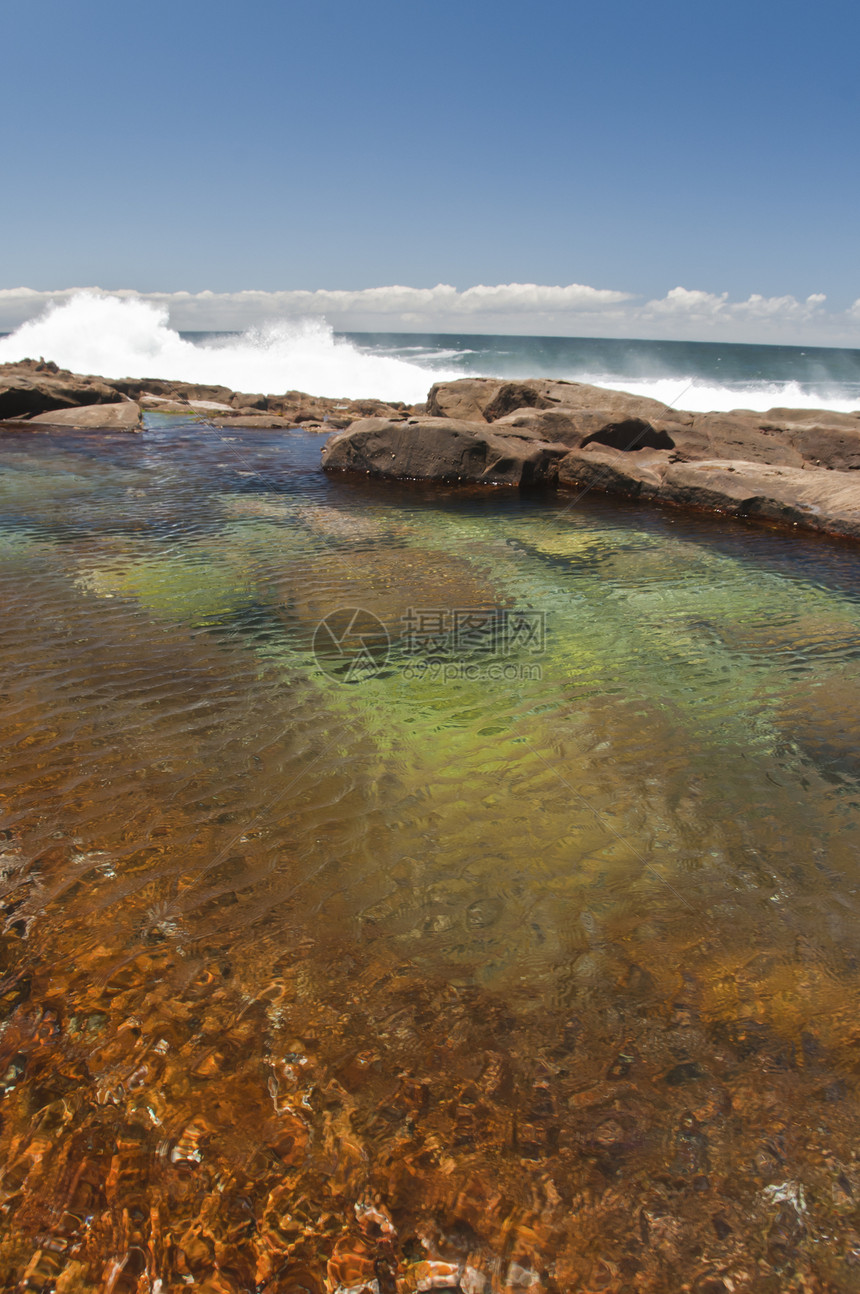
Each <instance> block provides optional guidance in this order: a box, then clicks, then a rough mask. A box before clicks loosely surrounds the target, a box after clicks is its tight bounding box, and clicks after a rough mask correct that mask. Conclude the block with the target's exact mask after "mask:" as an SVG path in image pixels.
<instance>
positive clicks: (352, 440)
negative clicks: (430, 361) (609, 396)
mask: <svg viewBox="0 0 860 1294" xmlns="http://www.w3.org/2000/svg"><path fill="white" fill-rule="evenodd" d="M565 453H566V446H564V445H561V444H553V443H550V442H547V441H544V440H541V439H539V438H538V437H536V436H535V435H533V434H531V433H530V432H529V431H528V429H525V428H518V427H511V428H507V427H506V428H497V427H493V428H492V430H491V429H490V428H489V427H487V426H486V424H484V425H483V426H482V425H481V424H479V423H475V422H463V421H460V420H454V419H448V418H411V419H409V420H408V421H403V422H391V421H388V420H386V419H383V418H366V419H362V420H361V421H359V422H354V423H353V424H352V425H351V426H350V427H349V428H348V429H347V430H346V431H344V432H341V433H339V434H338V435H335V436H332V437H331V438H330V439H329V440H328V441H327V442H326V444H325V445H324V446H323V450H322V459H323V467H324V468H325V469H326V470H327V471H329V472H333V471H342V472H364V473H367V474H368V475H371V476H390V477H395V478H401V479H407V480H408V479H414V480H423V481H443V482H458V481H462V482H475V483H480V484H485V485H548V484H555V483H556V482H557V479H558V462H559V460H560V459H561V458H563V457H564V454H565Z"/></svg>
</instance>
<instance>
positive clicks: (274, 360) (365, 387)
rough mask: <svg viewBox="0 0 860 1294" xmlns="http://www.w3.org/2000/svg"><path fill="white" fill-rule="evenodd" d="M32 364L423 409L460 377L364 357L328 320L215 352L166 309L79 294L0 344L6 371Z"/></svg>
mask: <svg viewBox="0 0 860 1294" xmlns="http://www.w3.org/2000/svg"><path fill="white" fill-rule="evenodd" d="M28 356H31V357H33V358H38V357H39V356H44V358H45V359H48V360H53V361H54V362H55V363H57V364H59V365H60V366H61V367H62V368H68V369H71V370H72V371H73V372H75V373H95V374H98V375H99V376H101V377H107V378H121V377H152V378H165V379H171V380H174V381H182V382H200V383H209V384H217V385H221V386H228V387H231V388H232V389H233V390H235V391H250V392H256V391H262V392H264V393H282V392H284V391H291V390H297V391H305V392H307V394H309V395H325V396H340V395H342V396H345V397H349V398H352V399H363V398H367V397H376V398H380V399H387V400H405V401H407V402H409V403H414V402H415V401H418V400H423V399H424V398H425V397H426V395H427V388H428V387H429V385H430V383H431V382H433V381H436V380H438V379H440V378H443V377H448V376H456V374H454V373H452V372H451V370H450V369H449V368H447V367H445V368H440V369H438V370H436V369H428V368H426V367H424V368H422V367H419V365H417V364H413V363H410V362H409V361H407V360H402V359H396V358H392V357H388V356H383V355H372V354H371V355H368V354H365V353H363V352H362V351H360V350H359V349H358V347H356V346H355V345H354V344H353V343H352V342H349V341H345V340H342V339H338V338H336V337H335V336H334V334H333V332H332V330H331V328H330V327H329V326H328V325H327V324H326V323H325V322H324V321H322V320H318V319H308V320H301V321H298V322H290V323H286V322H284V323H274V324H268V325H266V326H265V327H263V328H260V329H251V330H249V331H248V332H245V333H243V334H242V335H241V336H240V337H230V338H229V339H225V340H223V341H218V342H216V343H214V344H209V345H195V344H194V343H193V342H189V341H185V340H184V339H183V338H182V337H180V335H179V333H178V332H175V331H174V330H173V329H172V328H171V327H170V326H169V323H168V314H167V310H166V309H163V308H160V307H158V306H154V305H151V304H150V303H148V302H145V301H138V300H134V299H131V300H122V299H120V298H117V297H109V296H97V295H96V294H95V293H85V292H84V293H80V294H79V295H78V296H75V297H73V298H72V299H71V301H68V302H66V303H64V304H63V305H60V306H55V307H49V308H48V310H47V311H46V312H45V313H44V314H43V315H40V316H39V318H37V319H33V320H31V321H30V322H29V323H25V324H22V326H21V327H20V328H18V329H17V331H16V332H14V333H12V334H11V336H9V337H6V338H4V339H2V340H0V363H13V362H15V361H16V360H21V359H25V358H26V357H28Z"/></svg>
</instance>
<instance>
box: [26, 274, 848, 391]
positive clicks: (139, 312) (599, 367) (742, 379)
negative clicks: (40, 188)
mask: <svg viewBox="0 0 860 1294" xmlns="http://www.w3.org/2000/svg"><path fill="white" fill-rule="evenodd" d="M27 356H32V357H34V358H38V357H39V356H43V357H44V358H45V359H48V360H54V361H55V362H56V363H58V364H60V365H61V367H63V368H69V369H72V370H73V371H75V372H79V373H98V374H101V375H102V376H104V377H115V378H119V377H153V378H171V379H175V380H180V381H188V382H200V383H218V384H221V385H224V386H228V387H231V388H232V389H234V390H238V391H247V392H264V393H282V392H284V391H287V390H299V391H305V392H307V393H308V394H310V395H324V396H344V397H349V398H355V399H360V398H369V397H378V398H382V399H388V400H405V401H407V402H409V403H415V402H418V401H421V400H423V399H424V398H425V396H426V394H427V390H428V388H429V387H430V385H431V383H433V382H435V381H440V380H443V379H451V378H457V377H466V376H472V375H475V376H486V377H506V378H525V377H553V378H567V379H571V380H573V381H578V382H592V383H594V384H596V385H598V386H606V387H612V388H616V389H623V390H627V391H633V392H636V393H637V394H642V395H648V396H653V397H655V398H656V399H660V400H662V401H664V402H665V403H666V404H667V405H671V406H676V407H678V408H684V409H694V410H709V409H715V410H716V409H723V410H724V409H735V408H746V409H757V410H765V409H770V408H774V407H795V408H826V409H835V410H840V411H843V412H847V411H850V410H853V409H857V408H860V350H854V349H833V348H829V347H820V346H817V347H816V346H807V347H802V346H757V345H739V344H737V343H722V342H690V341H683V342H682V341H643V340H617V339H607V338H596V337H523V336H483V335H471V334H447V333H445V334H436V333H430V334H428V333H339V332H335V331H334V330H333V329H332V328H331V327H330V326H329V325H328V324H327V323H326V322H325V320H322V319H307V320H292V321H284V322H275V323H272V322H268V323H266V324H264V325H261V326H260V327H259V328H254V329H250V330H248V331H246V332H243V333H231V332H218V333H214V332H208V333H204V332H178V331H176V330H175V329H173V328H172V327H171V326H170V323H169V320H168V317H167V313H166V311H163V310H160V309H159V308H157V307H156V306H153V305H151V304H149V303H147V302H143V301H139V300H134V299H132V300H123V299H120V298H116V297H98V296H95V295H87V294H82V295H80V296H78V297H75V298H73V299H72V300H71V301H69V302H68V303H66V304H64V305H62V306H59V307H57V308H55V309H52V310H49V311H48V312H47V313H46V314H44V315H42V316H40V317H39V318H38V319H34V320H32V321H30V322H28V323H25V324H23V325H22V326H21V327H20V328H18V329H17V330H16V331H15V332H13V333H10V334H8V335H6V336H0V363H4V362H11V361H14V360H20V359H23V358H25V357H27Z"/></svg>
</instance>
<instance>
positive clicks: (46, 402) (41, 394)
mask: <svg viewBox="0 0 860 1294" xmlns="http://www.w3.org/2000/svg"><path fill="white" fill-rule="evenodd" d="M117 398H118V397H117V392H116V389H115V388H114V387H113V386H111V385H110V384H109V383H108V382H105V381H104V380H103V379H102V378H98V377H81V376H80V375H79V374H77V373H70V372H68V370H66V369H60V368H58V367H57V365H56V364H50V363H48V364H46V363H45V362H44V361H40V362H37V361H36V360H32V359H26V360H22V361H21V363H20V364H3V365H0V419H8V418H22V417H30V416H31V415H33V414H40V413H44V412H45V411H46V410H49V409H70V408H74V407H76V406H78V405H85V404H99V403H108V404H109V403H111V402H114V401H116V399H117Z"/></svg>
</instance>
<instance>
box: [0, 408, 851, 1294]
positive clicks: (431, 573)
mask: <svg viewBox="0 0 860 1294" xmlns="http://www.w3.org/2000/svg"><path fill="white" fill-rule="evenodd" d="M320 443H321V442H320V440H319V438H318V437H314V436H310V435H305V434H303V433H300V432H294V433H293V432H271V431H267V432H262V433H254V432H240V431H237V430H231V431H230V433H229V434H228V433H227V432H223V431H218V430H217V429H214V428H210V427H208V426H207V425H205V424H203V423H199V422H188V421H182V420H181V419H176V418H174V419H171V418H169V417H165V416H156V415H151V416H150V417H149V419H148V428H147V430H146V432H145V433H144V434H143V435H142V436H139V437H134V438H132V437H122V436H115V437H98V438H97V437H93V436H90V437H87V436H79V437H77V438H76V437H73V436H68V437H61V436H57V435H47V434H42V435H39V436H34V435H32V434H31V435H26V434H21V435H6V436H4V437H3V438H2V441H0V554H2V562H0V581H2V597H3V603H2V605H3V615H2V619H0V690H2V702H3V704H2V708H0V724H2V748H3V752H4V759H3V767H2V773H0V828H1V829H2V839H0V905H2V914H3V925H2V939H0V959H2V964H0V972H2V979H1V980H0V1048H2V1056H0V1078H2V1089H3V1100H2V1106H0V1114H2V1131H0V1164H2V1177H0V1284H2V1286H3V1287H4V1288H7V1289H16V1288H21V1289H30V1290H40V1291H50V1290H57V1291H65V1292H66V1294H68V1292H69V1291H75V1292H76V1291H84V1290H93V1289H98V1290H102V1289H104V1290H105V1291H153V1292H155V1291H159V1292H160V1294H166V1292H167V1291H173V1290H179V1289H184V1288H186V1287H194V1288H196V1289H201V1290H206V1291H212V1292H213V1294H215V1292H219V1294H220V1292H221V1291H261V1292H262V1291H268V1292H270V1294H280V1292H281V1291H283V1292H285V1294H286V1292H289V1294H301V1292H302V1291H305V1292H308V1294H318V1292H320V1291H323V1290H328V1291H335V1290H338V1289H340V1290H341V1291H353V1292H354V1294H359V1292H360V1291H363V1290H368V1291H374V1292H375V1291H378V1292H379V1294H391V1291H395V1290H398V1291H419V1290H428V1289H436V1288H446V1289H457V1288H459V1289H461V1290H462V1291H463V1294H480V1291H482V1290H485V1291H487V1294H489V1292H490V1291H491V1290H502V1289H509V1290H519V1291H525V1290H532V1291H533V1294H539V1291H541V1290H543V1291H548V1292H549V1291H552V1292H554V1294H562V1292H567V1291H580V1290H581V1291H594V1290H601V1291H618V1292H619V1294H621V1291H630V1292H631V1294H632V1292H633V1291H636V1292H637V1294H638V1292H639V1291H667V1292H674V1291H680V1290H694V1291H709V1292H710V1294H718V1292H719V1291H723V1290H725V1291H742V1290H750V1291H756V1292H758V1291H772V1292H773V1294H781V1292H782V1291H787V1290H792V1291H793V1290H798V1291H800V1290H803V1291H819V1290H821V1291H831V1290H833V1291H843V1290H853V1289H860V1218H858V1211H857V1198H858V1192H860V1170H858V1165H857V1140H856V1127H857V1112H858V1088H857V1084H858V1064H860V1023H858V1015H857V1001H858V985H860V967H859V966H858V946H857V921H858V911H860V894H858V885H860V853H859V852H858V845H860V833H858V828H860V782H858V779H860V558H858V549H857V547H856V546H854V545H848V544H840V543H836V542H829V541H824V540H815V539H811V538H809V537H805V538H802V537H799V536H797V535H795V534H792V533H791V532H783V533H778V532H775V531H769V530H766V529H763V528H760V527H753V526H745V525H743V524H739V523H737V522H732V523H723V522H721V521H720V520H718V519H716V518H705V519H700V518H696V517H690V516H685V515H683V514H680V513H677V512H672V513H668V512H667V513H663V512H660V511H657V510H647V509H645V508H637V507H636V506H635V505H633V504H627V503H618V502H613V501H612V500H610V499H607V498H592V497H590V496H589V497H586V498H583V499H582V500H580V501H579V502H578V503H577V504H576V506H573V507H571V506H570V499H569V498H556V497H555V496H552V495H544V496H540V495H535V496H531V497H529V496H526V495H520V494H516V493H507V492H483V493H480V492H464V493H457V492H455V491H444V490H443V491H438V490H437V491H432V490H428V489H424V488H422V487H418V486H415V487H410V486H406V485H395V484H392V483H386V484H379V483H377V484H373V483H363V482H361V481H350V480H339V479H331V478H327V477H326V476H324V475H323V474H322V473H321V471H320V470H319V449H320ZM355 610H361V611H363V612H364V613H365V614H366V616H367V617H368V618H369V619H368V623H373V624H377V625H380V626H382V631H383V633H384V635H385V642H384V644H382V647H380V643H379V642H378V641H376V640H374V642H373V643H372V644H371V647H372V650H370V651H369V653H365V654H362V648H366V647H367V645H368V640H367V636H366V634H365V635H364V636H362V633H359V632H358V630H356V629H355V624H353V622H352V621H350V620H349V619H347V620H344V619H343V613H344V612H345V611H346V612H350V614H351V613H352V612H353V611H355ZM330 616H334V617H335V618H334V619H333V620H332V621H331V622H330V623H331V624H332V625H334V627H335V632H334V635H333V638H332V637H330V639H329V646H330V647H331V650H329V651H328V652H326V651H325V650H324V649H322V648H321V639H320V637H319V634H318V626H319V625H320V623H321V622H325V621H326V618H327V617H330ZM338 616H340V617H341V618H340V619H339V620H338V619H337V617H338ZM351 624H352V628H353V630H355V632H354V633H353V634H352V637H351V638H349V637H340V636H339V634H340V633H341V631H342V632H343V633H344V634H345V633H346V632H347V631H348V630H349V629H350V625H351ZM338 626H339V628H338ZM356 634H357V637H356ZM332 643H333V644H334V645H333V647H332ZM377 648H379V650H377ZM383 648H384V650H383ZM341 649H342V651H341ZM339 651H341V655H340V656H339V654H338V653H339Z"/></svg>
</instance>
